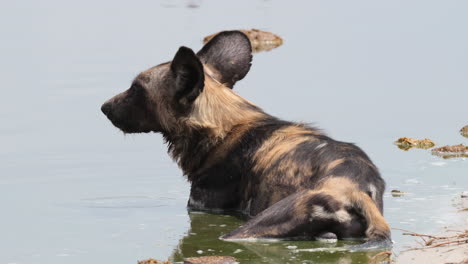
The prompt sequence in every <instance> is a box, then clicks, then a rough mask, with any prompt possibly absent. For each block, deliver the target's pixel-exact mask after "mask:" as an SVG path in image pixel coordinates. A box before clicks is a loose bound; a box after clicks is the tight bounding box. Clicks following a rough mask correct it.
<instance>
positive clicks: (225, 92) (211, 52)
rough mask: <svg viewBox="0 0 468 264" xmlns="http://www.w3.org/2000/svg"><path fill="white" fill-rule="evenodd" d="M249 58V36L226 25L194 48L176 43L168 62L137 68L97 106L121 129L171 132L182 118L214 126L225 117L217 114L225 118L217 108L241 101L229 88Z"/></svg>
mask: <svg viewBox="0 0 468 264" xmlns="http://www.w3.org/2000/svg"><path fill="white" fill-rule="evenodd" d="M251 60H252V55H251V46H250V41H249V39H248V38H247V37H246V36H245V35H244V34H243V33H241V32H239V31H225V32H222V33H220V34H219V35H217V36H216V37H215V38H213V39H212V40H211V41H210V42H208V43H207V44H206V45H205V46H204V47H203V48H202V49H201V50H200V51H199V52H198V53H197V54H195V53H194V52H193V51H192V50H191V49H189V48H186V47H181V48H179V50H178V51H177V53H176V54H175V56H174V59H173V60H172V61H171V62H168V63H163V64H160V65H158V66H155V67H152V68H150V69H148V70H146V71H144V72H142V73H140V74H139V75H138V76H137V77H136V78H135V80H134V81H133V83H132V85H131V87H130V88H129V89H128V90H127V91H125V92H123V93H120V94H118V95H116V96H114V97H113V98H111V99H110V100H108V101H107V102H105V103H104V104H103V105H102V107H101V110H102V112H103V113H104V114H105V115H106V116H107V117H108V118H109V119H110V120H111V122H112V123H113V124H114V125H115V126H116V127H118V128H120V129H121V130H122V131H123V132H125V133H139V132H151V131H154V132H166V133H170V132H171V131H172V130H174V129H177V127H178V126H181V123H184V122H185V123H186V122H191V123H193V124H194V125H206V126H208V127H209V126H217V125H218V124H216V123H218V122H223V121H219V120H217V119H219V118H223V117H222V115H223V113H222V111H224V110H222V109H220V108H222V107H228V106H229V107H231V108H233V109H234V110H235V108H238V107H240V104H241V103H242V100H241V98H240V97H238V96H236V95H235V94H234V93H233V92H232V91H231V89H230V88H232V87H233V85H234V84H235V83H236V82H237V81H238V80H241V79H242V78H244V76H245V75H246V74H247V72H248V71H249V69H250V64H251ZM210 91H211V93H214V94H210ZM245 102H246V101H245ZM223 104H224V106H222V105H223ZM202 107H203V108H205V109H200V108H202ZM206 108H210V109H206ZM233 109H231V110H233ZM216 111H218V112H216ZM220 112H221V113H220ZM214 115H218V116H221V117H219V118H216V117H214ZM224 118H225V117H224ZM202 123H204V124H202Z"/></svg>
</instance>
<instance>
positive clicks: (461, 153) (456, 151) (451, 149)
mask: <svg viewBox="0 0 468 264" xmlns="http://www.w3.org/2000/svg"><path fill="white" fill-rule="evenodd" d="M432 155H436V156H440V157H443V158H445V159H447V158H457V157H468V146H464V145H463V144H460V145H453V146H443V147H440V148H435V149H433V150H432Z"/></svg>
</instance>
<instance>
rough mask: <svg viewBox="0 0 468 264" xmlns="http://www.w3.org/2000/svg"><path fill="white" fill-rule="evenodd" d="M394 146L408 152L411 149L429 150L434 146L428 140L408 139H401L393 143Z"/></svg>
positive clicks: (432, 142)
mask: <svg viewBox="0 0 468 264" xmlns="http://www.w3.org/2000/svg"><path fill="white" fill-rule="evenodd" d="M395 144H396V145H397V146H398V147H399V148H400V149H402V150H409V149H411V148H420V149H429V148H432V147H434V146H435V145H436V144H435V143H434V141H432V140H430V139H428V138H425V139H414V138H409V137H401V138H399V139H397V141H395Z"/></svg>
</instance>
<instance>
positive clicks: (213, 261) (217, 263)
mask: <svg viewBox="0 0 468 264" xmlns="http://www.w3.org/2000/svg"><path fill="white" fill-rule="evenodd" d="M235 263H237V261H236V259H235V258H233V257H220V256H206V257H198V258H186V259H184V264H235Z"/></svg>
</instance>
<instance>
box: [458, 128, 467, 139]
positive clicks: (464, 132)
mask: <svg viewBox="0 0 468 264" xmlns="http://www.w3.org/2000/svg"><path fill="white" fill-rule="evenodd" d="M460 134H461V135H462V136H464V137H467V138H468V125H466V126H464V127H462V129H460Z"/></svg>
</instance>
